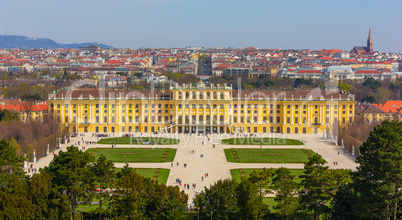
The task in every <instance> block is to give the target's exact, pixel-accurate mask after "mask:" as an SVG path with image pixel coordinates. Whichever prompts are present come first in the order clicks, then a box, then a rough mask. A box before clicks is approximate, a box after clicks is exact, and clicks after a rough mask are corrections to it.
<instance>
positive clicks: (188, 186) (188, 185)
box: [184, 183, 196, 189]
mask: <svg viewBox="0 0 402 220" xmlns="http://www.w3.org/2000/svg"><path fill="white" fill-rule="evenodd" d="M186 187H187V189H190V184H188V183H187V184H186V183H185V184H184V189H186ZM195 188H196V185H195V183H193V189H195Z"/></svg>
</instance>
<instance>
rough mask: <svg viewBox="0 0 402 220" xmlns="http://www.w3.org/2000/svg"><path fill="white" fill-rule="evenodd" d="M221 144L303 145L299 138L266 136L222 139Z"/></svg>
mask: <svg viewBox="0 0 402 220" xmlns="http://www.w3.org/2000/svg"><path fill="white" fill-rule="evenodd" d="M222 144H229V145H303V143H302V142H301V141H299V140H295V139H283V138H267V137H265V138H264V137H247V138H229V139H222Z"/></svg>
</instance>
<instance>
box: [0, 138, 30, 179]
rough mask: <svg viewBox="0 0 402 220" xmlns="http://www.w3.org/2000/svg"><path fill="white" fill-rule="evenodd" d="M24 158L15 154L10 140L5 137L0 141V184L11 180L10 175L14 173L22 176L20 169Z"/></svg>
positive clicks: (22, 172)
mask: <svg viewBox="0 0 402 220" xmlns="http://www.w3.org/2000/svg"><path fill="white" fill-rule="evenodd" d="M23 161H24V158H23V157H22V156H17V153H16V151H15V149H14V148H13V147H12V146H11V144H10V142H8V141H6V140H5V139H3V140H1V141H0V185H1V186H4V185H6V184H7V183H8V182H10V181H11V179H12V176H11V175H10V174H15V175H17V176H19V177H23V176H24V174H25V173H24V171H23V170H22V167H23Z"/></svg>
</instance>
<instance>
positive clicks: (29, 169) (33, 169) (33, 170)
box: [28, 168, 37, 173]
mask: <svg viewBox="0 0 402 220" xmlns="http://www.w3.org/2000/svg"><path fill="white" fill-rule="evenodd" d="M31 171H32V173H36V172H37V169H36V168H28V173H30V172H31Z"/></svg>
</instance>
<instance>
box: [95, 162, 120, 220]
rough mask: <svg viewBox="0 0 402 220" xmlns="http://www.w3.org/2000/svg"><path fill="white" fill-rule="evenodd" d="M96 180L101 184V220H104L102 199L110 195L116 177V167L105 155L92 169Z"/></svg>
mask: <svg viewBox="0 0 402 220" xmlns="http://www.w3.org/2000/svg"><path fill="white" fill-rule="evenodd" d="M91 172H92V174H93V177H94V180H95V181H96V182H97V183H98V184H99V189H100V191H99V193H98V198H99V209H98V212H99V220H101V219H102V214H103V210H102V198H104V197H106V196H107V195H109V192H108V191H107V189H108V188H109V187H111V186H112V185H111V184H112V183H113V180H114V177H115V167H114V164H113V162H112V161H110V160H108V159H107V158H106V157H105V156H104V155H103V154H102V155H101V156H100V157H99V158H98V159H97V160H96V161H95V163H94V164H93V165H92V167H91Z"/></svg>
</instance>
